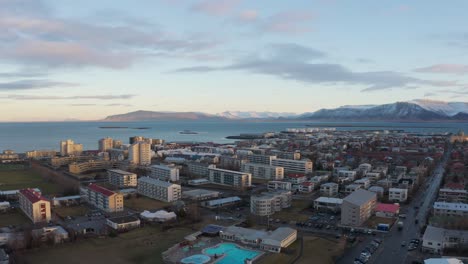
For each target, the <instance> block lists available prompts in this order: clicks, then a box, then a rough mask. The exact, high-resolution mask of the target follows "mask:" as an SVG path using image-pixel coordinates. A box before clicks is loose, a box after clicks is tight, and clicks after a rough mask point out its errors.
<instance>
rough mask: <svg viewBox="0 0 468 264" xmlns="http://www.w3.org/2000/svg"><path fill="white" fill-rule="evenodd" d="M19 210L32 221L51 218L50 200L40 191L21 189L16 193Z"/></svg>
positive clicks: (38, 221)
mask: <svg viewBox="0 0 468 264" xmlns="http://www.w3.org/2000/svg"><path fill="white" fill-rule="evenodd" d="M18 197H19V206H20V208H21V211H23V213H24V214H25V215H26V216H27V217H29V219H31V221H32V222H33V223H41V222H42V223H46V222H49V221H50V219H51V213H50V201H49V200H48V199H46V198H45V197H43V196H42V195H41V193H40V192H37V191H35V190H33V189H23V190H20V191H19V193H18Z"/></svg>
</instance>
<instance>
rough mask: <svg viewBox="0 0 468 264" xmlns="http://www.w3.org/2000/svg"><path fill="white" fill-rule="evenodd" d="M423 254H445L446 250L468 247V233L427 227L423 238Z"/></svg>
mask: <svg viewBox="0 0 468 264" xmlns="http://www.w3.org/2000/svg"><path fill="white" fill-rule="evenodd" d="M422 241H423V243H422V247H421V250H422V251H423V252H430V253H434V254H441V253H443V251H444V249H446V248H466V247H468V231H464V230H451V229H445V228H440V227H435V226H431V225H429V226H427V228H426V231H425V232H424V235H423V238H422Z"/></svg>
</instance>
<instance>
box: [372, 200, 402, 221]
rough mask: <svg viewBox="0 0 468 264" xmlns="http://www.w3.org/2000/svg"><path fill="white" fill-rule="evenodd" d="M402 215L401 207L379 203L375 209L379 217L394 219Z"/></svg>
mask: <svg viewBox="0 0 468 264" xmlns="http://www.w3.org/2000/svg"><path fill="white" fill-rule="evenodd" d="M399 213H400V205H398V204H384V203H378V204H377V206H376V207H375V215H376V216H377V217H384V218H393V217H397V216H398V214H399Z"/></svg>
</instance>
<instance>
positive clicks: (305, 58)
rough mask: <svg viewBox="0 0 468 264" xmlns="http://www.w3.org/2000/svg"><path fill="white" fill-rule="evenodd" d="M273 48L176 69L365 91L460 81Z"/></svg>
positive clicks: (282, 46) (298, 49)
mask: <svg viewBox="0 0 468 264" xmlns="http://www.w3.org/2000/svg"><path fill="white" fill-rule="evenodd" d="M270 49H272V52H271V53H267V54H270V55H268V56H249V58H247V59H243V60H239V61H237V62H235V63H233V64H230V65H226V66H220V67H210V66H195V67H185V68H180V69H177V70H175V71H174V72H194V73H201V72H212V71H244V72H248V73H252V74H263V75H270V76H275V77H277V78H281V79H285V80H295V81H299V82H304V83H312V84H335V85H337V84H348V85H364V86H367V87H366V88H364V89H363V90H362V91H364V92H369V91H378V90H386V89H392V88H406V89H414V88H415V87H417V86H420V85H430V86H441V87H445V86H451V85H455V84H457V83H456V82H450V81H433V80H423V79H418V78H414V77H411V76H407V75H405V74H403V73H399V72H393V71H367V72H356V71H352V70H350V69H348V68H347V67H345V66H343V65H340V64H334V63H319V62H315V61H314V62H311V60H317V59H320V58H323V57H325V56H326V54H325V53H322V52H320V51H315V50H314V49H311V48H308V47H304V46H300V45H297V44H278V45H272V46H271V48H270ZM291 54H292V55H291ZM415 85H417V86H415Z"/></svg>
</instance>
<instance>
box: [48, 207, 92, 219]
mask: <svg viewBox="0 0 468 264" xmlns="http://www.w3.org/2000/svg"><path fill="white" fill-rule="evenodd" d="M54 212H55V213H57V214H58V215H60V216H62V217H67V216H84V215H85V214H87V213H88V212H89V208H88V207H86V206H83V205H80V206H63V207H55V208H54Z"/></svg>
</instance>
